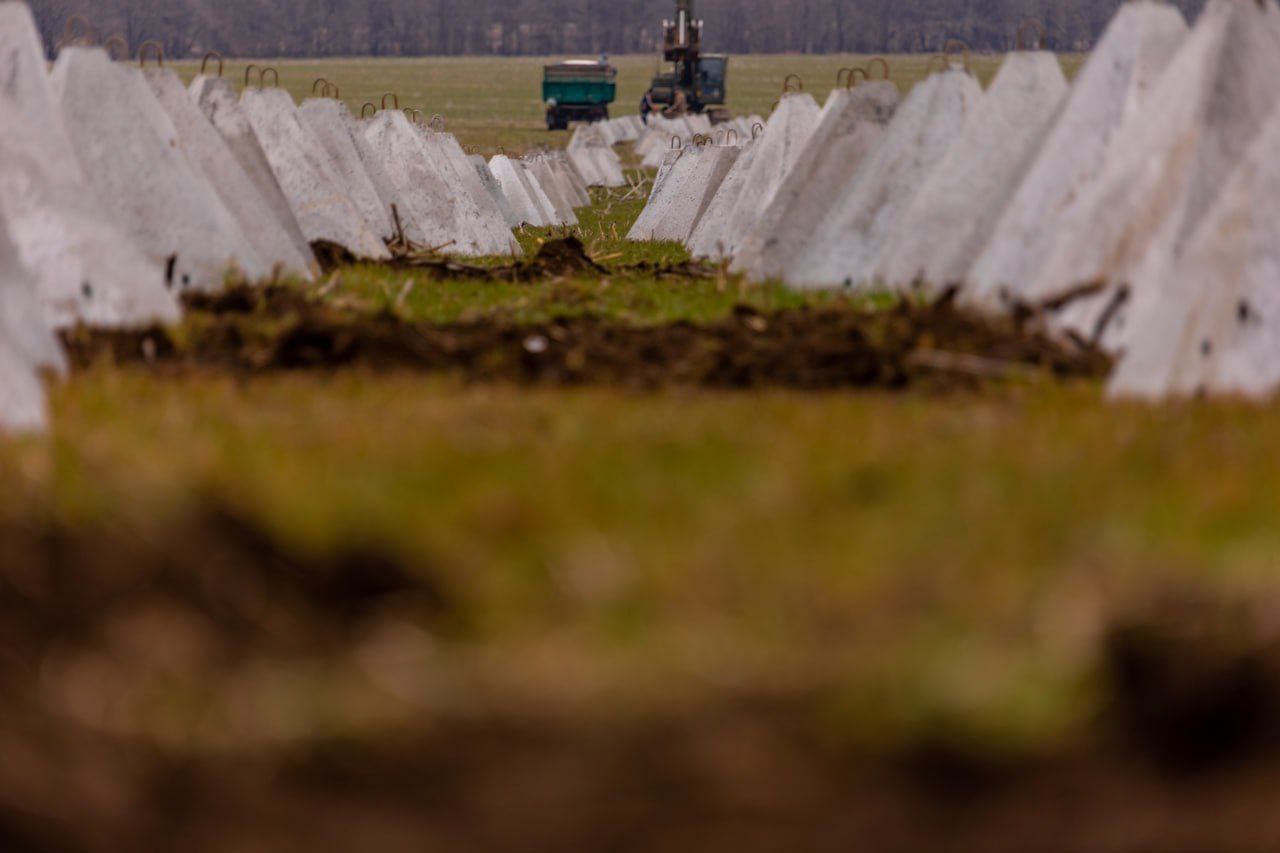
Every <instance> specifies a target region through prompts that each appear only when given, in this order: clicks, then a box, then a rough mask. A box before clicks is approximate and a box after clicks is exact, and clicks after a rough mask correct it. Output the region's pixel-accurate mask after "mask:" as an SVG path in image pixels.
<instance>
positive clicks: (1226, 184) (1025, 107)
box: [633, 0, 1280, 398]
mask: <svg viewBox="0 0 1280 853" xmlns="http://www.w3.org/2000/svg"><path fill="white" fill-rule="evenodd" d="M1277 79H1280V9H1278V8H1277V7H1276V5H1275V3H1274V0H1261V2H1259V0H1210V1H1209V3H1208V4H1207V5H1206V7H1205V9H1204V11H1203V13H1202V14H1201V16H1200V18H1199V19H1198V20H1197V21H1196V23H1195V26H1194V27H1193V28H1191V29H1188V27H1187V24H1186V21H1185V20H1184V19H1183V18H1182V16H1181V14H1180V13H1179V12H1178V11H1177V9H1176V8H1174V7H1172V6H1169V5H1166V4H1164V3H1158V2H1152V1H1151V0H1134V1H1133V2H1130V3H1127V4H1125V5H1124V6H1122V7H1121V8H1120V9H1119V11H1118V12H1117V14H1116V16H1115V18H1114V19H1113V21H1112V22H1111V25H1110V27H1109V28H1108V30H1107V32H1106V34H1105V36H1104V38H1103V39H1102V41H1101V42H1100V43H1099V45H1098V47H1097V49H1096V50H1095V51H1094V53H1093V54H1092V55H1091V56H1090V57H1089V59H1088V61H1087V62H1086V64H1085V66H1084V68H1083V69H1082V71H1081V73H1080V75H1079V76H1078V78H1077V79H1076V80H1075V82H1074V84H1071V85H1069V84H1068V83H1067V81H1066V80H1065V78H1064V76H1063V74H1062V70H1061V67H1060V65H1059V63H1058V61H1057V59H1056V57H1054V56H1053V55H1052V54H1049V53H1046V52H1043V51H1019V52H1015V53H1012V54H1010V55H1009V56H1008V57H1007V58H1006V59H1005V61H1004V63H1003V65H1002V67H1001V68H1000V70H999V72H998V73H997V75H996V77H995V79H994V80H993V81H992V83H991V85H990V87H989V88H988V89H987V91H986V92H983V91H982V90H981V88H980V87H979V85H978V84H977V82H976V81H975V80H974V78H973V77H972V75H971V74H969V73H968V71H967V70H966V69H965V68H963V67H959V66H957V65H956V64H953V63H945V64H943V65H942V67H941V68H940V70H939V71H938V72H937V73H934V74H932V75H931V76H930V77H929V78H927V79H926V80H925V81H923V82H922V83H920V84H919V85H917V86H916V87H914V89H913V90H912V91H911V92H910V93H909V94H908V95H907V96H906V97H905V98H903V99H902V100H901V102H899V98H898V93H897V91H896V89H895V88H894V87H893V86H892V85H891V84H888V83H880V82H877V83H872V84H867V85H859V86H857V87H855V88H853V89H840V90H837V91H836V92H833V93H832V95H831V97H830V99H829V100H828V101H827V103H826V104H825V105H824V106H823V107H821V108H819V106H818V104H817V103H816V102H815V101H814V100H813V99H812V98H811V97H809V96H808V95H804V94H801V93H792V94H788V95H785V96H784V97H783V98H782V101H781V102H780V104H779V106H778V108H777V109H776V111H775V112H774V114H773V115H772V116H771V117H770V119H769V121H768V124H767V130H766V132H765V133H764V135H763V136H762V137H761V138H760V139H759V140H757V141H755V142H752V143H750V144H749V145H748V146H747V147H746V148H745V149H744V150H743V151H742V152H741V153H739V154H738V155H737V156H736V159H735V160H734V162H733V164H732V166H731V167H730V168H728V169H727V170H726V169H721V168H718V167H713V166H711V165H709V162H710V161H711V160H723V159H725V158H726V157H733V156H734V155H732V154H729V155H726V154H723V153H713V152H706V151H703V152H687V153H679V152H677V153H675V154H672V155H668V158H667V160H668V162H667V163H664V166H663V169H664V171H668V172H669V174H668V175H667V176H666V177H665V178H663V179H660V181H659V185H658V186H656V187H655V192H654V194H653V198H652V200H651V201H652V206H653V207H654V208H655V211H654V213H655V215H654V216H653V217H647V216H642V224H643V225H644V228H642V229H641V230H640V231H638V232H633V236H634V237H636V238H641V239H643V238H649V237H654V236H656V237H662V238H666V239H679V240H684V241H686V242H687V243H688V245H689V246H690V248H691V249H692V250H693V251H694V252H695V253H696V254H699V255H703V256H709V257H726V258H730V259H731V265H732V268H733V269H735V270H737V271H739V272H742V273H744V274H746V275H748V276H749V277H751V278H753V279H757V280H765V279H778V280H782V281H785V282H787V283H788V284H790V285H792V286H794V287H799V288H815V287H816V288H841V289H848V290H854V291H860V290H872V289H888V290H894V291H900V292H913V291H923V292H925V293H926V294H931V295H937V294H939V293H941V292H942V291H943V290H945V289H950V288H959V299H960V300H961V302H962V303H964V304H966V305H968V306H970V307H972V308H974V309H977V310H980V311H985V312H990V313H1003V312H1010V311H1019V312H1021V311H1026V310H1031V311H1033V312H1036V313H1038V314H1039V316H1041V317H1042V318H1043V320H1044V322H1045V324H1046V325H1047V327H1048V328H1049V329H1050V330H1051V331H1052V332H1054V333H1056V334H1059V335H1063V336H1066V337H1071V338H1076V339H1079V338H1085V339H1088V340H1090V341H1093V342H1096V343H1097V344H1099V345H1101V346H1102V347H1104V348H1105V349H1107V350H1109V351H1110V352H1112V353H1113V354H1114V355H1115V356H1116V357H1117V359H1118V364H1119V366H1118V368H1117V370H1116V373H1115V375H1114V377H1113V379H1112V381H1111V391H1112V393H1113V394H1115V395H1117V396H1135V395H1136V396H1145V397H1155V398H1160V397H1166V396H1182V395H1194V394H1202V393H1218V394H1232V395H1236V394H1240V395H1249V396H1268V395H1271V394H1274V393H1275V392H1276V390H1277V389H1278V388H1280V359H1277V358H1272V357H1271V355H1272V350H1273V349H1280V217H1276V216H1273V215H1271V207H1272V206H1273V205H1276V204H1277V201H1276V200H1277V199H1280V187H1275V186H1273V185H1272V182H1273V181H1275V180H1276V177H1277V175H1280V166H1276V165H1274V164H1275V163H1276V160H1277V154H1280V110H1277V99H1278V98H1280V87H1278V86H1276V83H1275V81H1276V80H1277ZM700 161H701V162H700ZM682 162H684V165H683V166H682V165H681V163H682ZM677 179H678V180H677ZM677 184H678V185H679V190H678V195H679V196H680V198H679V199H675V198H674V196H673V194H675V193H676V186H677ZM659 190H661V192H659ZM682 205H683V206H682ZM673 208H674V209H678V212H679V214H681V215H680V216H673V215H672V214H671V210H672V209H673ZM647 213H649V211H646V214H647ZM1273 308H1274V309H1275V310H1274V311H1273Z"/></svg>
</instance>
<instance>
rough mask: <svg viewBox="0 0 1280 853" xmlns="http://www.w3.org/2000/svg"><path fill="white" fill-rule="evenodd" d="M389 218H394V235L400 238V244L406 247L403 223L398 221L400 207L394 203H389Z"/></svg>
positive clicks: (407, 245)
mask: <svg viewBox="0 0 1280 853" xmlns="http://www.w3.org/2000/svg"><path fill="white" fill-rule="evenodd" d="M391 218H392V219H393V220H395V223H396V236H397V237H399V238H400V245H401V246H403V247H405V248H406V249H407V248H408V247H409V241H408V240H407V239H406V238H405V236H404V224H403V223H401V221H400V208H399V207H397V206H396V205H394V204H393V205H391Z"/></svg>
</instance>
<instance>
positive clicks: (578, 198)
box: [546, 151, 591, 208]
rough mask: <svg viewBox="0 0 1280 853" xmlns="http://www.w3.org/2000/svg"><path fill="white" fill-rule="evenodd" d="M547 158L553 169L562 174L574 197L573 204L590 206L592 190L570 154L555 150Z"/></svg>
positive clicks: (575, 205)
mask: <svg viewBox="0 0 1280 853" xmlns="http://www.w3.org/2000/svg"><path fill="white" fill-rule="evenodd" d="M546 159H547V161H548V162H549V163H551V166H552V169H554V170H555V172H556V174H558V175H560V176H561V179H562V181H563V182H564V184H565V186H566V188H567V190H568V191H569V193H570V194H571V196H572V197H573V206H574V207H575V208H577V207H588V206H590V204H591V191H590V190H589V189H588V187H587V182H586V180H584V179H583V177H582V173H581V172H579V171H578V170H577V168H575V167H574V165H573V161H572V160H571V159H569V155H568V154H567V153H565V152H564V151H553V152H551V153H549V154H547V155H546Z"/></svg>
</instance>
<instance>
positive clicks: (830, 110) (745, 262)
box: [733, 80, 899, 281]
mask: <svg viewBox="0 0 1280 853" xmlns="http://www.w3.org/2000/svg"><path fill="white" fill-rule="evenodd" d="M898 101H899V96H898V87H897V86H896V85H894V84H893V83H891V82H889V81H887V80H886V81H876V82H874V83H867V84H864V85H862V86H858V87H856V88H852V89H838V90H836V91H835V92H833V93H832V94H831V97H830V99H828V101H827V104H826V106H824V107H823V109H822V113H821V114H820V115H819V118H818V123H817V126H816V127H815V128H814V130H813V133H812V134H810V136H809V140H808V142H807V143H806V144H805V147H804V149H803V150H802V151H801V153H800V156H799V157H798V158H797V160H796V164H795V166H793V167H792V168H791V170H790V171H789V172H788V173H787V174H786V176H785V177H784V178H783V179H782V184H781V185H780V186H779V187H778V190H777V192H776V193H774V196H773V201H772V202H770V204H769V206H768V207H767V208H765V210H764V211H763V212H762V213H761V214H760V216H759V218H758V219H757V220H756V222H755V224H754V225H753V226H752V229H751V231H750V232H749V233H748V234H747V235H746V236H745V237H744V238H743V239H742V240H741V242H740V245H739V248H738V252H737V254H736V256H735V258H734V261H733V269H734V270H735V271H737V272H741V273H745V274H746V275H747V276H749V277H750V278H752V279H753V280H756V281H765V280H767V279H770V278H779V277H781V276H782V275H783V274H784V273H785V271H786V269H787V266H788V264H789V262H790V261H791V259H792V252H793V251H794V249H795V247H797V246H802V245H805V244H806V243H807V242H808V238H809V236H810V235H812V234H813V233H814V232H815V231H817V230H818V229H819V228H820V227H821V226H822V225H823V224H824V223H825V222H826V221H827V219H828V218H829V216H830V214H831V209H832V208H833V207H834V206H835V205H836V204H837V203H838V202H839V201H840V200H841V198H842V196H843V193H844V191H845V188H846V187H848V185H849V184H850V183H851V181H852V180H853V178H854V176H855V175H857V173H858V171H859V169H860V168H861V166H862V163H863V161H865V160H866V158H867V157H868V156H869V155H870V154H871V153H872V152H873V151H875V149H876V147H877V146H878V145H879V144H880V141H881V138H882V137H883V135H884V128H885V126H886V125H887V124H888V123H889V122H890V121H891V120H892V119H893V116H894V113H895V112H896V111H897V109H898Z"/></svg>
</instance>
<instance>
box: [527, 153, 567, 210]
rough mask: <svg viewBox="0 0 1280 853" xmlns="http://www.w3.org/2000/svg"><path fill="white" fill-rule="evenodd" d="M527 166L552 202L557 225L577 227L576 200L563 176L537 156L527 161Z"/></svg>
mask: <svg viewBox="0 0 1280 853" xmlns="http://www.w3.org/2000/svg"><path fill="white" fill-rule="evenodd" d="M525 165H526V166H527V167H528V168H529V170H530V171H531V172H532V173H533V176H534V177H535V178H536V179H537V181H538V185H539V186H540V187H542V189H543V191H544V192H546V194H547V198H548V199H549V200H550V201H551V206H552V207H553V208H554V209H555V212H556V221H557V224H560V225H577V224H578V217H577V216H576V215H575V214H574V212H573V206H574V205H573V202H574V200H575V199H574V197H573V195H572V193H571V192H570V191H569V188H568V187H567V186H566V185H565V184H564V183H563V182H562V179H561V176H560V175H559V174H557V173H556V171H555V170H554V169H552V168H551V164H550V163H548V162H547V161H546V160H545V159H544V158H542V157H536V156H535V157H532V158H529V159H528V160H526V161H525Z"/></svg>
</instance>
